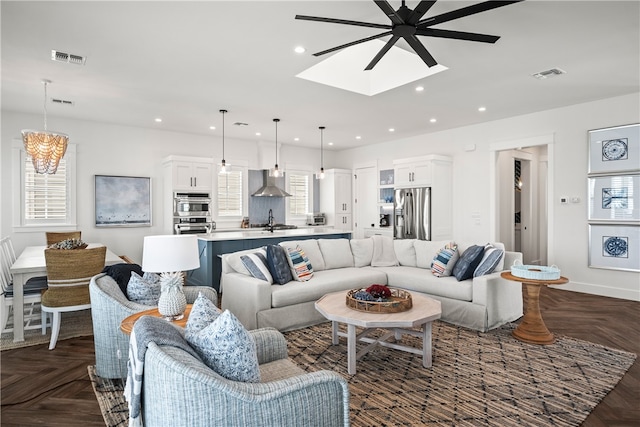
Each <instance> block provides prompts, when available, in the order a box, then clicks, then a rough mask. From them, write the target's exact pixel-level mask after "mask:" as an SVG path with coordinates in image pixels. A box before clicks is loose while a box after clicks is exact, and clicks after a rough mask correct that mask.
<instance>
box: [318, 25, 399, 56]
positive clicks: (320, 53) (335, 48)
mask: <svg viewBox="0 0 640 427" xmlns="http://www.w3.org/2000/svg"><path fill="white" fill-rule="evenodd" d="M390 34H391V31H385V32H384V33H380V34H377V35H375V36H371V37H366V38H364V39H360V40H356V41H352V42H350V43H345V44H342V45H340V46H336V47H332V48H331V49H327V50H323V51H322V52H316V53H314V54H313V56H320V55H324V54H327V53H331V52H335V51H336V50H340V49H344V48H346V47H350V46H354V45H357V44H360V43H364V42H368V41H371V40H375V39H379V38H380V37H384V36H388V35H390Z"/></svg>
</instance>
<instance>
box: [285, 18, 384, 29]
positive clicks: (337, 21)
mask: <svg viewBox="0 0 640 427" xmlns="http://www.w3.org/2000/svg"><path fill="white" fill-rule="evenodd" d="M296 19H302V20H304V21H317V22H328V23H330V24H345V25H355V26H357V27H369V28H380V29H383V30H388V29H390V28H391V25H385V24H374V23H371V22H360V21H349V20H347V19H335V18H322V17H320V16H306V15H296Z"/></svg>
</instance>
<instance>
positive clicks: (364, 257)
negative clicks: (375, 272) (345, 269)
mask: <svg viewBox="0 0 640 427" xmlns="http://www.w3.org/2000/svg"><path fill="white" fill-rule="evenodd" d="M349 245H350V246H351V253H353V264H354V265H355V266H356V267H366V266H367V265H371V259H372V258H373V239H371V238H368V239H351V240H350V241H349Z"/></svg>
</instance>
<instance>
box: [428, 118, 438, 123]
mask: <svg viewBox="0 0 640 427" xmlns="http://www.w3.org/2000/svg"><path fill="white" fill-rule="evenodd" d="M429 121H430V122H431V123H435V122H437V120H436V118H435V117H432V118H431V119H430V120H429Z"/></svg>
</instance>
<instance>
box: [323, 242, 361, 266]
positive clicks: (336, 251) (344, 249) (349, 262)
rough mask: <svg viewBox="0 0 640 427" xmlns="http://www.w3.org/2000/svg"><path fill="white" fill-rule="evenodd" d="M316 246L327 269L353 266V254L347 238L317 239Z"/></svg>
mask: <svg viewBox="0 0 640 427" xmlns="http://www.w3.org/2000/svg"><path fill="white" fill-rule="evenodd" d="M318 246H319V247H320V252H322V258H323V259H324V265H325V268H326V269H327V270H329V269H332V268H343V267H353V265H354V264H353V254H352V253H351V245H349V240H348V239H318Z"/></svg>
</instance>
